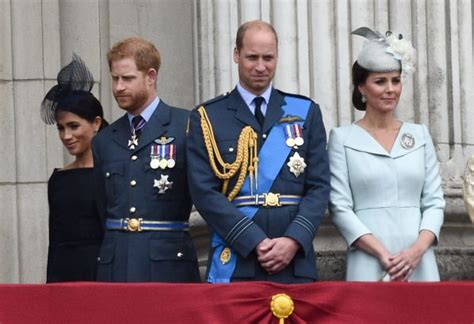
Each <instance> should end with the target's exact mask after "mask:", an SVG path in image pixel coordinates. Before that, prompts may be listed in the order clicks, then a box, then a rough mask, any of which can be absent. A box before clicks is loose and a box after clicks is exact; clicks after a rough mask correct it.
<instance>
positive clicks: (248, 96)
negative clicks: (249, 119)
mask: <svg viewBox="0 0 474 324" xmlns="http://www.w3.org/2000/svg"><path fill="white" fill-rule="evenodd" d="M236 88H237V91H238V92H239V94H240V96H241V97H242V99H244V101H245V103H246V104H247V107H249V109H250V107H251V106H250V105H251V104H252V102H253V100H254V99H255V98H256V97H262V98H263V99H265V103H266V104H267V105H268V102H269V101H270V95H271V93H272V85H271V84H270V86H269V87H268V88H267V89H266V90H265V91H264V92H263V93H262V94H261V95H259V96H257V95H255V94H254V93H252V92H250V91H248V90H247V89H245V88H244V87H242V85H240V83H238V84H237V87H236ZM251 111H252V110H251ZM252 113H253V111H252Z"/></svg>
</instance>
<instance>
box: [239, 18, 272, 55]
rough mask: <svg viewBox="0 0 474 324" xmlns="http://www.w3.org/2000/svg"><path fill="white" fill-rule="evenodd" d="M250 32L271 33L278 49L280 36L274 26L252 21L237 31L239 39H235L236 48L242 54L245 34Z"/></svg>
mask: <svg viewBox="0 0 474 324" xmlns="http://www.w3.org/2000/svg"><path fill="white" fill-rule="evenodd" d="M249 30H255V31H269V32H271V33H272V34H273V36H275V42H276V45H277V48H278V36H277V33H276V31H275V28H273V26H272V25H271V24H269V23H267V22H265V21H261V20H252V21H248V22H246V23H244V24H242V25H241V26H240V27H239V29H238V30H237V37H236V39H235V48H236V49H237V51H239V52H240V49H241V48H242V46H243V43H244V37H245V33H246V32H247V31H249Z"/></svg>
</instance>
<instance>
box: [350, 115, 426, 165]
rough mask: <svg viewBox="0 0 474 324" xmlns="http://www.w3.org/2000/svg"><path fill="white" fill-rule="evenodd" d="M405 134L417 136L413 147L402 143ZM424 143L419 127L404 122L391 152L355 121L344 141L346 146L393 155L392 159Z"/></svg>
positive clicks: (372, 152) (388, 155)
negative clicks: (405, 146) (404, 145)
mask: <svg viewBox="0 0 474 324" xmlns="http://www.w3.org/2000/svg"><path fill="white" fill-rule="evenodd" d="M404 134H411V135H412V136H413V137H414V138H415V143H414V145H413V147H412V148H404V147H403V146H402V145H401V143H400V140H401V138H402V136H403V135H404ZM423 145H425V139H424V136H423V134H422V133H420V130H419V127H417V125H415V124H410V123H403V124H402V126H401V128H400V131H399V132H398V135H397V138H396V139H395V142H394V143H393V147H392V151H391V152H390V153H388V152H387V151H386V150H385V149H384V148H383V147H382V145H380V144H379V142H377V141H376V140H375V138H373V137H372V136H371V135H370V134H369V133H368V132H367V131H366V130H364V129H363V128H362V127H360V126H358V125H356V124H355V123H354V124H352V125H351V129H350V133H349V136H348V137H347V140H346V142H345V143H344V146H345V147H350V148H352V149H354V150H357V151H361V152H367V153H371V154H377V155H383V156H387V157H391V158H392V159H396V158H399V157H401V156H404V155H406V154H408V153H411V152H413V151H415V150H417V149H418V148H419V147H421V146H423Z"/></svg>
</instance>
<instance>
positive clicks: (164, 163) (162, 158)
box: [159, 145, 168, 170]
mask: <svg viewBox="0 0 474 324" xmlns="http://www.w3.org/2000/svg"><path fill="white" fill-rule="evenodd" d="M159 148H160V169H162V170H164V169H166V167H167V166H168V161H167V160H166V148H167V145H159Z"/></svg>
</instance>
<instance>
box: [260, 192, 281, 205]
mask: <svg viewBox="0 0 474 324" xmlns="http://www.w3.org/2000/svg"><path fill="white" fill-rule="evenodd" d="M263 199H264V202H263V207H280V206H281V203H280V194H279V193H273V192H269V193H265V194H263Z"/></svg>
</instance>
